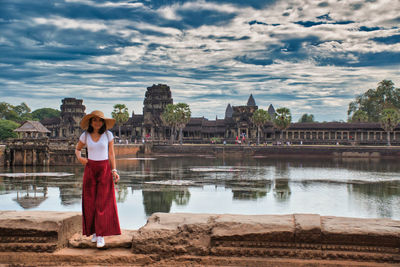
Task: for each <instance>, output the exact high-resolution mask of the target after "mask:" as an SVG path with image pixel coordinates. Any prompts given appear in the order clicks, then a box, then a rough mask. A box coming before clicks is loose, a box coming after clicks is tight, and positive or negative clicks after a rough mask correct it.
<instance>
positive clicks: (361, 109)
mask: <svg viewBox="0 0 400 267" xmlns="http://www.w3.org/2000/svg"><path fill="white" fill-rule="evenodd" d="M113 108H114V110H113V112H112V117H113V118H114V119H115V120H116V124H117V126H118V129H119V136H121V126H122V125H123V124H124V123H126V122H127V121H128V120H129V113H128V108H127V107H126V105H124V104H116V105H114V106H113ZM59 116H60V111H59V110H56V109H51V108H41V109H37V110H35V111H33V112H31V110H30V108H29V107H28V106H27V105H26V104H25V103H21V104H20V105H17V106H13V105H11V104H9V103H6V102H1V103H0V140H4V139H6V138H10V137H16V134H15V133H14V132H13V130H14V129H15V128H17V127H18V126H19V125H20V123H21V122H23V121H26V120H38V121H40V120H43V119H45V118H51V117H59ZM190 118H191V111H190V107H189V105H188V104H186V103H178V104H175V105H174V104H168V105H167V106H166V108H165V110H164V112H163V113H162V114H161V120H162V121H163V123H164V124H165V125H166V126H169V127H170V129H171V134H170V136H171V139H170V142H171V143H173V142H174V141H175V139H176V136H177V133H178V131H179V137H178V139H179V143H181V144H182V139H183V128H185V126H186V125H187V123H188V122H189V120H190ZM251 121H252V122H253V124H254V125H255V126H256V127H257V143H260V133H261V130H262V129H261V128H262V127H263V126H264V125H265V124H266V123H267V122H271V123H273V125H274V127H276V128H277V129H279V130H280V132H281V135H280V139H283V137H282V133H283V130H285V129H287V128H288V127H289V126H290V123H291V122H292V115H291V112H290V110H289V109H288V108H286V107H282V108H278V109H277V110H276V112H275V114H274V115H273V116H271V115H270V114H269V113H268V112H267V111H266V110H263V109H257V110H256V111H255V112H254V114H253V115H252V117H251ZM298 122H299V123H305V122H314V115H313V114H307V113H305V114H303V115H302V117H301V118H300V119H299V121H298ZM348 122H352V123H355V122H357V123H362V122H379V123H380V124H381V126H382V128H383V129H384V130H385V131H386V132H387V133H388V134H387V136H388V145H390V132H392V131H393V130H394V129H395V127H396V126H397V125H398V124H399V122H400V88H395V87H394V83H393V82H392V81H390V80H383V81H381V82H379V83H378V87H377V88H376V89H369V90H367V91H366V92H365V93H363V94H360V95H358V96H356V98H355V100H354V101H352V102H350V104H349V109H348Z"/></svg>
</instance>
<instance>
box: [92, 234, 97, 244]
mask: <svg viewBox="0 0 400 267" xmlns="http://www.w3.org/2000/svg"><path fill="white" fill-rule="evenodd" d="M91 241H92V243H96V242H97V236H96V234H93V236H92V240H91Z"/></svg>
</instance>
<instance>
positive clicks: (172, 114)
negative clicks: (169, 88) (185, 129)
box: [161, 104, 178, 145]
mask: <svg viewBox="0 0 400 267" xmlns="http://www.w3.org/2000/svg"><path fill="white" fill-rule="evenodd" d="M161 120H162V121H163V122H164V124H165V125H167V126H169V127H170V128H171V137H170V144H171V145H172V144H173V143H174V141H175V135H176V128H177V127H176V126H177V123H178V119H177V112H176V107H175V105H174V104H168V105H167V106H166V107H165V109H164V112H163V113H161Z"/></svg>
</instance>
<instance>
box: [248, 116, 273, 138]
mask: <svg viewBox="0 0 400 267" xmlns="http://www.w3.org/2000/svg"><path fill="white" fill-rule="evenodd" d="M251 120H252V121H253V123H254V125H256V126H257V145H259V144H260V133H261V127H262V126H264V124H265V123H267V121H271V117H270V116H269V113H268V112H267V111H266V110H263V109H257V110H256V111H255V112H254V113H253V116H252V117H251Z"/></svg>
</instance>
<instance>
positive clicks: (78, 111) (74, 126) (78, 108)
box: [59, 98, 86, 137]
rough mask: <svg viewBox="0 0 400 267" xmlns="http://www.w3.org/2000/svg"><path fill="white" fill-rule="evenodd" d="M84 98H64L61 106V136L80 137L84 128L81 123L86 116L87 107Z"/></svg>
mask: <svg viewBox="0 0 400 267" xmlns="http://www.w3.org/2000/svg"><path fill="white" fill-rule="evenodd" d="M82 103H83V100H82V99H76V98H64V99H63V100H62V104H61V106H60V109H61V118H60V131H59V136H60V137H78V136H79V135H80V134H81V132H82V130H81V128H80V127H79V123H80V121H81V119H82V118H83V116H85V109H86V107H85V106H84V105H83V104H82Z"/></svg>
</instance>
